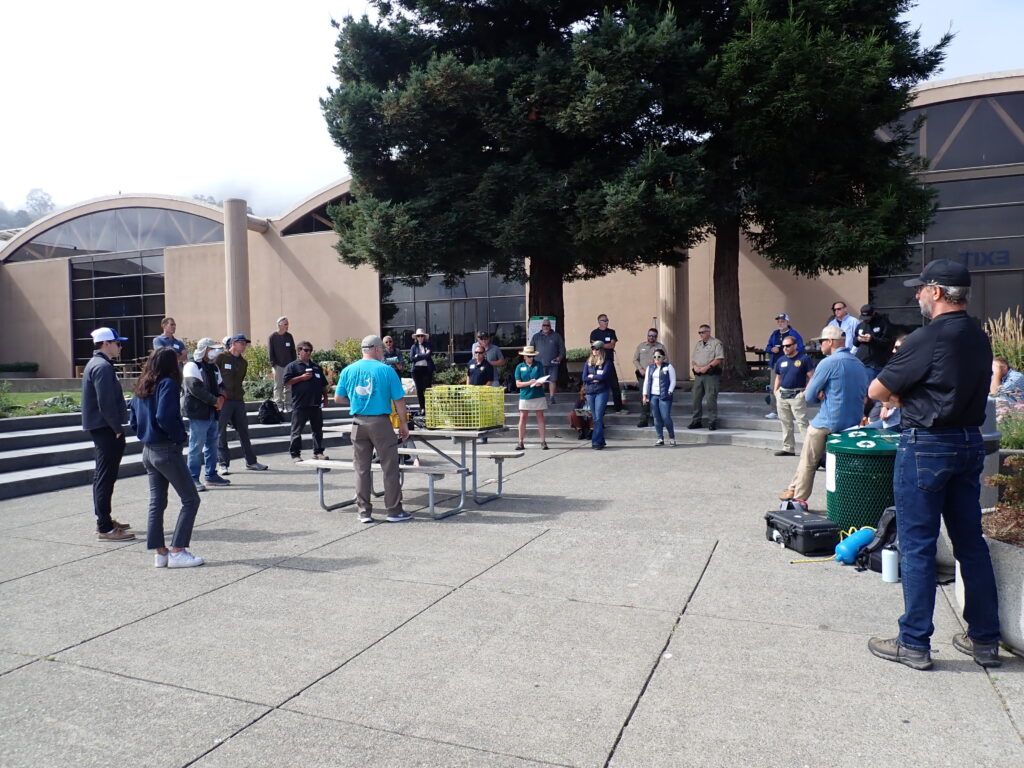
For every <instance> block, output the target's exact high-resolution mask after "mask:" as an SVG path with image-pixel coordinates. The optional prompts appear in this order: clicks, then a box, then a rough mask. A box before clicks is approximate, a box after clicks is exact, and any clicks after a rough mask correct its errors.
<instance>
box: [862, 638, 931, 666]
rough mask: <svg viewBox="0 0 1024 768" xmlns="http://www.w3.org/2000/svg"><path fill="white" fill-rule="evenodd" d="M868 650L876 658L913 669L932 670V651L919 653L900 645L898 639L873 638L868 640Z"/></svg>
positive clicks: (914, 649)
mask: <svg viewBox="0 0 1024 768" xmlns="http://www.w3.org/2000/svg"><path fill="white" fill-rule="evenodd" d="M868 650H869V651H871V652H872V653H873V654H875V656H877V657H878V658H880V659H885V660H886V661H895V662H897V663H899V664H905V665H906V666H908V667H910V668H911V669H931V668H932V653H931V651H919V650H917V649H916V648H907V646H905V645H903V644H902V643H900V639H899V638H898V637H892V638H889V639H888V640H883V639H882V638H880V637H872V638H871V639H870V640H868Z"/></svg>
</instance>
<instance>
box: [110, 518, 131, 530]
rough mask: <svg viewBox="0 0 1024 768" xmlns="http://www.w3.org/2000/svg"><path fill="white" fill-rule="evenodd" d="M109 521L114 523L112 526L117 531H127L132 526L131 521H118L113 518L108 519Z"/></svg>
mask: <svg viewBox="0 0 1024 768" xmlns="http://www.w3.org/2000/svg"><path fill="white" fill-rule="evenodd" d="M110 522H112V523H113V524H114V528H115V529H116V530H118V531H127V530H128V529H129V528H131V527H132V525H131V523H120V522H118V521H117V520H114V519H113V518H111V519H110Z"/></svg>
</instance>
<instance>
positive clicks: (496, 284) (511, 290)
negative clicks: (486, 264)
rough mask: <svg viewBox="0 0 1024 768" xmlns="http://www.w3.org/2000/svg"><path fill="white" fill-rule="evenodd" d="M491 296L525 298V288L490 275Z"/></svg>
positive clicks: (520, 284)
mask: <svg viewBox="0 0 1024 768" xmlns="http://www.w3.org/2000/svg"><path fill="white" fill-rule="evenodd" d="M490 290H491V296H525V295H526V287H525V286H524V285H523V284H522V283H516V282H507V281H505V280H504V279H503V278H500V277H497V276H495V275H491V278H490Z"/></svg>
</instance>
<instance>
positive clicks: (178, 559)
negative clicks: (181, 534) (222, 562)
mask: <svg viewBox="0 0 1024 768" xmlns="http://www.w3.org/2000/svg"><path fill="white" fill-rule="evenodd" d="M205 562H206V561H205V560H203V558H201V557H196V556H195V555H193V554H192V553H191V552H189V551H188V550H187V549H183V550H181V552H171V554H170V556H169V557H168V559H167V567H168V568H195V567H196V566H197V565H202V564H203V563H205Z"/></svg>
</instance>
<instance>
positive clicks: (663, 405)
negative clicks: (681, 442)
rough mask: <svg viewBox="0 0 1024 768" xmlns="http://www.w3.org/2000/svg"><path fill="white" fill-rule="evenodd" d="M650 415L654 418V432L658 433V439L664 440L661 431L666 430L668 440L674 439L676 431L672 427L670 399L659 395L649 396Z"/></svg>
mask: <svg viewBox="0 0 1024 768" xmlns="http://www.w3.org/2000/svg"><path fill="white" fill-rule="evenodd" d="M650 403H651V415H652V416H654V431H655V432H657V433H658V439H659V440H661V439H663V438H664V435H663V434H662V430H663V429H667V430H668V436H669V439H670V440H675V439H676V429H675V427H674V426H673V425H672V398H671V397H669V398H662V397H661V396H660V395H651V397H650Z"/></svg>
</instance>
